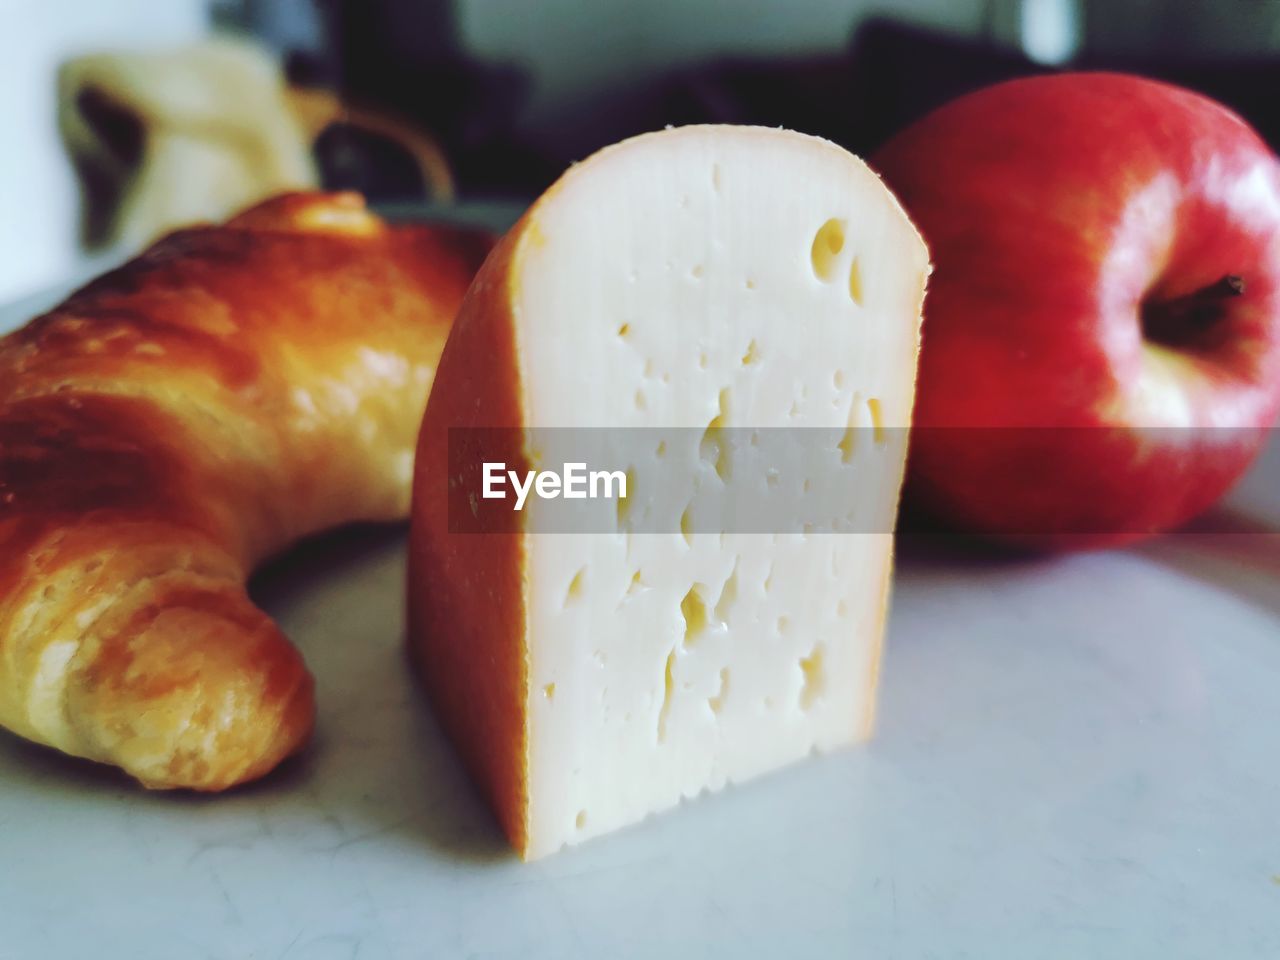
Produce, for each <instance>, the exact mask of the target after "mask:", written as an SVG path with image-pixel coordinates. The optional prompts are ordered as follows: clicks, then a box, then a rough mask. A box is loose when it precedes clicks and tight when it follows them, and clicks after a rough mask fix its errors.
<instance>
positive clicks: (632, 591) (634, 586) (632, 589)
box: [627, 570, 647, 597]
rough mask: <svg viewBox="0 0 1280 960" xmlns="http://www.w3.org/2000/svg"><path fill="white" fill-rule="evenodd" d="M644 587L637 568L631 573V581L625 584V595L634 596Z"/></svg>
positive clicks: (644, 588)
mask: <svg viewBox="0 0 1280 960" xmlns="http://www.w3.org/2000/svg"><path fill="white" fill-rule="evenodd" d="M646 589H647V587H646V586H645V582H644V579H643V578H642V577H641V576H640V571H639V570H637V571H636V572H635V573H633V574H632V575H631V582H630V583H629V584H627V596H628V597H634V596H635V595H636V594H637V593H642V592H643V591H644V590H646Z"/></svg>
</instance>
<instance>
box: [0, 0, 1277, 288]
mask: <svg viewBox="0 0 1280 960" xmlns="http://www.w3.org/2000/svg"><path fill="white" fill-rule="evenodd" d="M0 13H3V14H4V17H3V21H2V22H3V23H5V25H6V27H5V29H4V30H3V31H0V118H3V120H4V129H5V133H4V134H3V136H4V139H5V141H6V144H5V149H3V150H0V302H4V301H8V300H13V299H15V298H18V297H21V296H24V295H26V294H28V293H31V292H33V291H36V290H39V289H41V288H44V287H48V286H51V285H53V284H58V283H65V282H66V281H67V280H68V279H69V278H73V277H78V276H82V275H84V274H85V273H86V272H87V271H89V270H91V269H95V268H97V267H98V266H100V265H101V263H102V261H103V260H104V259H114V258H117V257H119V256H121V255H123V254H124V253H127V252H129V251H131V250H133V249H136V248H137V247H139V246H141V245H142V244H145V243H147V242H149V241H150V240H152V239H154V238H155V236H157V235H158V234H159V233H161V232H163V231H164V230H167V229H170V228H172V227H173V226H175V225H177V224H181V223H187V222H191V221H193V220H199V219H211V218H220V217H223V216H225V215H226V214H227V213H228V212H230V211H232V210H234V209H236V208H239V207H241V206H243V205H244V204H246V203H248V202H252V201H253V200H256V199H259V198H261V197H263V196H266V195H268V194H270V193H272V192H275V191H278V190H280V189H286V188H290V187H303V186H309V185H323V186H327V187H354V188H358V189H361V190H364V191H365V192H366V193H367V194H368V195H369V197H370V198H371V199H372V200H373V201H374V202H375V203H376V204H379V205H381V206H383V207H385V208H387V209H390V210H392V211H395V210H397V209H398V210H402V211H416V210H418V209H420V208H421V207H423V206H424V205H429V206H430V208H432V209H435V208H437V207H441V206H449V205H454V204H460V206H458V207H451V209H466V208H467V207H468V206H474V205H476V204H481V205H482V204H485V203H493V202H497V201H505V202H507V203H509V204H511V205H512V206H513V207H514V208H517V209H518V205H519V204H521V203H524V202H527V201H528V200H529V199H531V198H532V197H533V196H535V195H536V194H537V193H538V192H539V191H540V190H542V189H543V188H544V187H545V186H546V185H547V184H548V183H550V182H551V181H552V180H553V179H554V178H555V177H556V175H557V174H558V173H559V172H560V171H561V170H562V169H563V168H564V167H565V166H566V165H567V164H568V163H570V162H572V161H573V160H575V159H579V158H581V157H584V156H586V155H587V154H589V153H591V152H592V151H593V150H594V149H596V148H597V147H599V146H602V145H604V144H606V143H609V142H612V141H614V140H617V139H619V138H620V137H623V136H626V135H628V134H632V133H637V132H640V131H643V130H651V129H655V128H659V127H661V126H663V125H664V124H680V123H692V122H699V121H717V122H735V123H763V124H769V125H779V124H781V125H786V126H789V127H794V128H796V129H799V130H803V131H806V132H810V133H817V134H821V135H824V136H827V137H830V138H831V139H833V140H836V141H838V142H840V143H842V144H844V145H845V146H847V147H849V148H850V149H852V150H854V151H856V152H859V153H867V152H869V151H870V150H872V149H874V148H875V147H876V146H877V145H878V144H879V143H880V142H882V141H883V140H884V139H886V138H887V137H888V136H889V135H890V134H891V133H892V132H893V131H895V130H896V129H898V128H899V127H900V126H902V125H903V124H905V123H907V122H909V121H911V120H912V119H914V118H915V117H917V116H919V115H921V114H922V113H924V112H926V111H927V110H928V109H930V108H932V107H933V106H936V105H938V104H939V103H941V102H943V101H945V100H947V99H949V98H951V97H953V96H955V95H957V94H959V93H961V92H964V91H966V90H969V89H973V88H975V87H978V86H982V85H984V84H987V83H990V82H993V81H995V80H998V79H1003V78H1006V77H1011V76H1017V75H1020V74H1027V73H1032V72H1036V71H1042V70H1050V69H1060V68H1063V67H1090V68H1093V67H1105V68H1115V69H1124V70H1131V71H1135V72H1140V73H1145V74H1148V75H1152V76H1157V77H1164V78H1168V79H1172V80H1175V81H1177V82H1180V83H1183V84H1185V85H1187V86H1191V87H1193V88H1196V89H1200V90H1202V91H1204V92H1206V93H1209V94H1211V95H1213V96H1215V97H1217V98H1218V99H1220V100H1222V101H1224V102H1225V103H1227V104H1229V105H1231V106H1233V107H1235V108H1236V109H1237V110H1238V111H1239V112H1241V113H1242V114H1244V115H1245V116H1246V118H1247V119H1249V120H1250V121H1251V122H1252V123H1253V124H1254V125H1255V126H1256V127H1257V128H1258V129H1259V130H1260V131H1261V133H1262V134H1263V136H1264V137H1266V138H1267V139H1268V140H1269V142H1271V143H1272V145H1273V146H1275V145H1277V144H1280V0H900V2H892V0H110V2H103V0H42V2H38V3H37V2H28V0H21V2H19V0H0Z"/></svg>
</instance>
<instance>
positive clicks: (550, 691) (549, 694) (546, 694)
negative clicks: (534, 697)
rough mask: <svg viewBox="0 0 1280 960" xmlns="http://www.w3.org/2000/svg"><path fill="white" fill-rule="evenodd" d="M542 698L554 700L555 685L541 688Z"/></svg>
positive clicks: (550, 684)
mask: <svg viewBox="0 0 1280 960" xmlns="http://www.w3.org/2000/svg"><path fill="white" fill-rule="evenodd" d="M542 698H543V699H544V700H554V699H555V698H556V685H555V684H554V683H548V684H547V685H546V686H545V687H543V688H542Z"/></svg>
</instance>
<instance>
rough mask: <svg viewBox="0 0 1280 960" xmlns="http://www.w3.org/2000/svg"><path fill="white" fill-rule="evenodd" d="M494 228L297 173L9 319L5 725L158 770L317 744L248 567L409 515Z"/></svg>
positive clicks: (308, 701)
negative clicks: (306, 180) (439, 397)
mask: <svg viewBox="0 0 1280 960" xmlns="http://www.w3.org/2000/svg"><path fill="white" fill-rule="evenodd" d="M489 246H490V239H489V238H488V236H487V235H484V234H482V233H480V232H478V231H472V230H465V229H460V228H449V227H423V226H391V225H388V224H386V223H384V222H383V221H382V220H380V219H379V218H377V217H376V216H374V215H372V214H371V213H369V212H367V211H366V210H365V207H364V202H363V200H362V198H361V197H359V196H358V195H356V194H350V193H340V194H327V195H326V194H291V195H285V196H283V197H279V198H276V199H274V200H270V201H267V202H266V203H264V204H262V205H260V206H257V207H254V208H252V209H250V210H248V211H247V212H245V213H242V214H241V215H240V216H238V217H236V218H234V219H232V220H231V221H229V222H228V223H227V224H225V225H223V226H200V227H195V228H192V229H186V230H181V231H179V232H177V233H173V234H171V235H170V236H168V237H166V238H165V239H163V240H161V241H160V242H158V243H157V244H156V245H155V246H153V247H152V248H150V249H149V250H147V251H146V252H145V253H143V254H142V255H141V256H140V257H138V258H137V259H136V260H133V261H132V262H130V263H128V264H126V265H125V266H123V267H122V268H120V269H118V270H116V271H114V272H112V273H109V274H107V275H105V276H103V277H101V278H100V279H98V280H96V281H94V282H92V283H90V284H89V285H88V286H86V287H85V288H83V289H82V290H80V291H78V292H77V293H75V294H73V295H72V296H71V297H70V299H68V300H67V301H66V302H65V303H63V304H62V305H61V306H59V307H57V308H55V309H54V310H52V311H51V312H49V313H47V314H45V315H44V316H41V317H39V318H37V319H35V320H33V321H31V322H30V323H29V324H27V326H25V327H24V328H22V329H21V330H18V331H16V332H15V333H12V334H10V335H9V336H7V337H5V338H3V339H0V724H2V725H3V726H5V727H7V728H8V729H9V730H11V731H13V732H15V733H17V734H19V735H21V736H23V737H26V738H27V739H29V740H33V741H36V742H37V743H42V744H46V745H48V746H51V747H55V748H57V749H58V750H61V751H64V752H65V753H69V754H74V755H76V756H80V757H87V758H89V759H91V760H96V761H101V762H104V763H108V764H114V765H116V766H118V767H121V768H122V769H124V770H125V771H126V772H128V773H129V774H130V775H132V776H133V777H135V778H136V779H137V780H139V781H140V782H141V783H143V784H144V785H146V786H147V787H152V788H173V787H186V788H192V789H196V790H221V789H224V788H226V787H229V786H232V785H234V784H237V783H242V782H244V781H247V780H251V779H253V778H255V777H259V776H261V775H262V774H264V773H266V772H267V771H269V770H270V769H271V768H272V767H274V766H275V765H276V764H277V763H279V761H280V760H282V759H283V758H284V757H286V756H288V755H289V754H291V753H293V752H294V751H296V750H298V749H299V748H300V747H301V746H302V745H303V744H304V743H305V742H306V740H307V738H308V735H309V733H310V731H311V728H312V724H313V717H314V699H313V684H312V680H311V677H310V675H309V673H308V672H307V669H306V667H305V666H304V664H303V661H302V658H301V656H300V655H299V653H298V651H297V650H296V649H295V648H294V647H293V646H292V644H290V642H289V641H288V640H287V639H286V638H285V636H284V635H283V633H282V632H281V631H280V629H279V628H278V627H277V626H276V625H275V624H274V623H273V622H272V621H271V619H270V618H269V617H268V616H267V615H266V614H265V613H263V611H262V610H260V609H258V608H257V607H256V606H255V605H254V603H253V602H252V601H251V600H250V599H249V596H248V594H247V593H246V590H245V581H246V579H247V576H248V574H249V573H250V572H251V571H252V570H253V568H254V566H255V565H256V564H258V563H259V562H260V561H261V560H263V559H264V558H266V557H268V556H270V555H272V554H274V553H277V552H278V551H280V550H282V549H284V548H285V547H287V546H288V545H289V544H291V543H293V542H294V541H296V540H298V539H299V538H301V537H305V536H307V535H309V534H313V533H316V532H318V531H321V530H324V529H325V528H328V527H333V526H335V525H338V524H344V523H349V522H353V521H385V520H394V519H400V518H403V517H404V516H406V515H407V513H408V507H409V489H410V480H411V475H412V465H413V450H414V445H415V441H416V435H417V431H418V426H419V422H420V420H421V416H422V411H423V408H424V406H425V403H426V397H427V392H428V390H429V388H430V385H431V380H432V377H433V376H434V372H435V365H436V361H437V359H438V358H439V355H440V351H441V349H442V347H443V344H444V340H445V337H446V335H447V333H448V329H449V325H450V323H451V322H452V319H453V316H454V313H455V312H456V311H457V308H458V306H459V305H460V303H461V301H462V297H463V294H464V292H465V291H466V289H467V286H468V284H469V282H470V280H471V277H472V275H473V274H474V273H475V271H476V269H477V268H478V267H479V265H480V263H481V261H482V260H483V259H484V257H485V255H486V254H487V252H488V249H489Z"/></svg>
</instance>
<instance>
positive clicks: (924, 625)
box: [0, 298, 1280, 960]
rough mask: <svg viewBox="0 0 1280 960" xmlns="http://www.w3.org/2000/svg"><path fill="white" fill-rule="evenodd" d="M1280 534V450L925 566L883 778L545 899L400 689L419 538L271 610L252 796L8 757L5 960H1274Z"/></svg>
mask: <svg viewBox="0 0 1280 960" xmlns="http://www.w3.org/2000/svg"><path fill="white" fill-rule="evenodd" d="M47 299H48V298H45V301H46V302H47ZM39 305H40V304H39V303H38V302H37V301H36V300H29V301H26V302H24V303H23V304H22V305H19V306H17V307H15V308H13V309H11V310H9V311H4V312H0V329H6V328H7V327H9V326H13V325H14V324H16V323H18V322H20V321H21V320H22V319H25V317H27V316H29V315H30V313H31V312H32V311H33V310H34V309H35V308H36V306H39ZM1197 531H1199V532H1197ZM1228 531H1230V532H1228ZM1278 531H1280V444H1273V445H1272V447H1271V449H1270V451H1269V453H1268V455H1267V456H1266V458H1265V459H1264V462H1262V463H1261V464H1260V465H1259V466H1258V468H1257V469H1256V470H1255V471H1254V473H1253V474H1252V475H1251V476H1250V478H1248V480H1247V482H1246V483H1245V484H1244V485H1243V487H1242V488H1241V489H1240V490H1238V491H1237V493H1236V494H1235V495H1233V497H1232V498H1231V500H1230V501H1229V502H1228V504H1227V505H1225V506H1224V507H1222V508H1220V509H1219V511H1218V512H1217V514H1216V515H1215V517H1214V518H1213V520H1212V521H1210V522H1207V523H1202V524H1200V525H1198V526H1195V527H1193V528H1192V529H1191V530H1190V531H1188V532H1183V533H1179V534H1176V535H1172V536H1167V537H1164V538H1161V539H1158V540H1155V541H1152V542H1150V543H1147V544H1145V545H1143V546H1140V547H1136V548H1133V549H1128V550H1121V551H1113V552H1108V553H1100V554H1093V555H1079V556H1067V557H1061V558H1056V559H1041V560H1013V559H1001V558H996V557H975V556H974V555H972V554H967V553H963V552H959V551H957V550H955V549H954V548H948V547H946V546H945V545H939V544H937V543H932V544H930V543H928V542H924V541H907V542H903V543H902V544H901V545H900V558H899V563H898V568H897V575H896V581H895V593H894V603H893V612H892V617H891V621H890V627H889V640H888V645H887V659H886V663H885V670H884V684H883V688H882V693H881V714H880V723H879V733H878V736H877V738H876V739H875V741H874V742H873V743H872V744H871V745H870V746H868V747H867V748H864V749H858V750H853V751H849V752H845V753H841V754H838V755H834V756H829V757H823V758H820V759H815V760H812V761H809V762H806V763H804V764H802V765H800V766H798V767H795V768H792V769H789V770H787V771H785V772H782V773H779V774H776V775H773V776H770V777H767V778H765V779H763V780H760V781H757V782H754V783H751V784H748V785H744V786H741V787H737V788H732V789H730V790H728V791H726V792H724V793H722V794H720V795H717V796H714V797H710V798H703V799H700V800H697V801H695V802H692V803H689V804H686V805H685V806H684V807H683V808H681V809H680V810H678V811H676V812H674V813H672V814H670V815H666V816H662V817H659V818H654V819H651V820H649V821H648V822H646V823H644V824H641V825H640V826H638V827H635V828H632V829H630V830H626V831H624V832H621V833H618V834H615V835H613V836H610V837H606V838H602V839H599V840H596V841H593V842H590V843H588V844H585V845H584V846H582V847H580V848H576V849H572V850H570V851H567V852H565V853H563V854H560V855H557V856H554V857H551V858H548V859H546V860H543V861H539V862H536V863H533V864H522V863H520V862H518V861H517V860H516V859H515V858H514V857H513V856H512V855H511V854H510V853H509V852H508V850H507V848H506V846H505V844H504V842H503V840H502V838H501V836H500V835H499V832H498V830H497V827H496V826H495V824H494V822H493V821H492V820H491V818H490V817H489V815H488V813H487V812H486V810H485V808H484V807H483V806H482V805H481V803H480V802H479V801H478V798H477V796H476V795H475V793H474V792H473V790H472V788H471V786H470V785H469V783H468V782H467V780H466V778H465V777H464V775H463V773H462V771H461V769H460V767H459V765H458V763H457V762H456V761H455V758H454V756H453V755H452V753H451V751H450V749H449V746H448V744H447V743H446V742H445V741H444V739H443V738H442V736H441V734H440V731H439V730H438V728H437V727H436V724H435V722H434V721H433V719H432V717H431V714H430V712H429V710H428V708H427V705H426V703H425V701H424V699H423V697H422V696H421V695H420V694H419V691H418V690H417V688H416V686H415V684H414V683H413V682H412V679H411V677H410V674H409V672H408V670H407V669H406V665H405V662H404V657H403V653H402V642H403V617H402V598H401V592H402V577H403V543H404V537H403V531H401V530H399V529H375V530H358V531H349V532H347V533H344V534H339V535H336V536H333V537H330V538H328V539H324V540H321V541H318V542H315V543H313V544H310V545H308V546H307V547H306V548H305V549H304V550H300V551H297V552H295V553H294V554H293V555H292V556H290V557H287V558H285V559H284V560H283V561H280V562H278V563H276V564H274V565H273V566H272V567H271V568H269V569H268V570H266V571H264V572H263V573H262V574H261V575H260V576H259V577H258V578H257V580H256V582H255V592H256V595H257V596H258V597H259V598H260V600H261V602H262V603H263V604H264V606H265V607H266V608H267V609H268V610H269V611H270V612H271V613H272V614H273V615H274V616H276V617H277V618H278V619H279V621H280V623H281V624H282V626H283V627H284V629H285V630H286V631H287V632H288V633H289V635H290V636H291V637H293V638H294V639H295V640H296V641H297V642H298V644H299V646H300V647H301V648H302V650H303V652H304V653H305V655H306V658H307V661H308V663H309V664H310V666H311V668H312V669H313V671H314V672H315V674H316V677H317V682H318V698H319V704H320V717H319V730H318V736H317V739H316V743H315V745H314V747H313V748H312V749H311V750H310V751H309V752H308V753H307V754H306V755H305V756H303V757H301V758H298V759H296V760H294V761H290V762H289V763H288V764H287V765H286V766H285V767H284V768H282V769H281V770H279V771H277V773H276V774H275V775H273V776H271V777H269V778H268V779H267V780H266V781H265V782H262V783H260V784H257V785H254V786H252V787H249V788H247V789H243V790H239V791H236V792H234V793H231V794H229V795H225V796H222V797H193V796H174V795H154V794H147V793H144V792H142V791H140V790H138V789H135V788H134V787H133V786H132V785H131V784H129V783H128V782H126V781H125V780H124V779H123V778H121V777H119V776H117V775H115V774H114V773H113V772H111V771H109V770H106V769H101V768H97V767H94V766H92V765H89V764H84V763H81V762H77V761H73V760H69V759H66V758H63V757H60V756H58V755H55V754H53V753H51V752H49V751H46V750H43V749H40V748H37V747H34V746H31V745H28V744H26V743H23V742H21V741H19V740H17V739H15V738H13V737H10V736H8V735H3V734H0V958H3V960H9V958H14V960H19V958H20V960H33V958H64V957H65V958H80V957H85V956H94V957H102V958H115V957H121V958H130V960H187V958H192V960H195V958H235V960H244V958H272V960H276V958H287V960H328V958H360V960H389V958H421V957H511V958H516V957H524V958H533V960H536V958H547V960H566V958H591V960H595V958H605V957H610V958H613V957H724V958H733V960H742V958H749V957H761V958H773V957H778V956H787V957H796V958H799V957H823V958H830V957H855V956H856V957H874V958H884V960H890V958H896V960H950V958H955V960H959V958H975V960H992V958H1006V957H1008V958H1018V960H1025V958H1030V957H1034V958H1070V960H1078V958H1085V957H1087V958H1091V960H1111V958H1114V960H1142V958H1147V957H1151V958H1160V960H1176V958H1188V960H1190V958H1195V960H1202V958H1206V957H1214V958H1233V960H1253V958H1257V960H1263V958H1267V960H1271V958H1274V957H1277V956H1280V829H1277V819H1278V818H1280V763H1277V758H1278V757H1280V532H1278Z"/></svg>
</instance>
